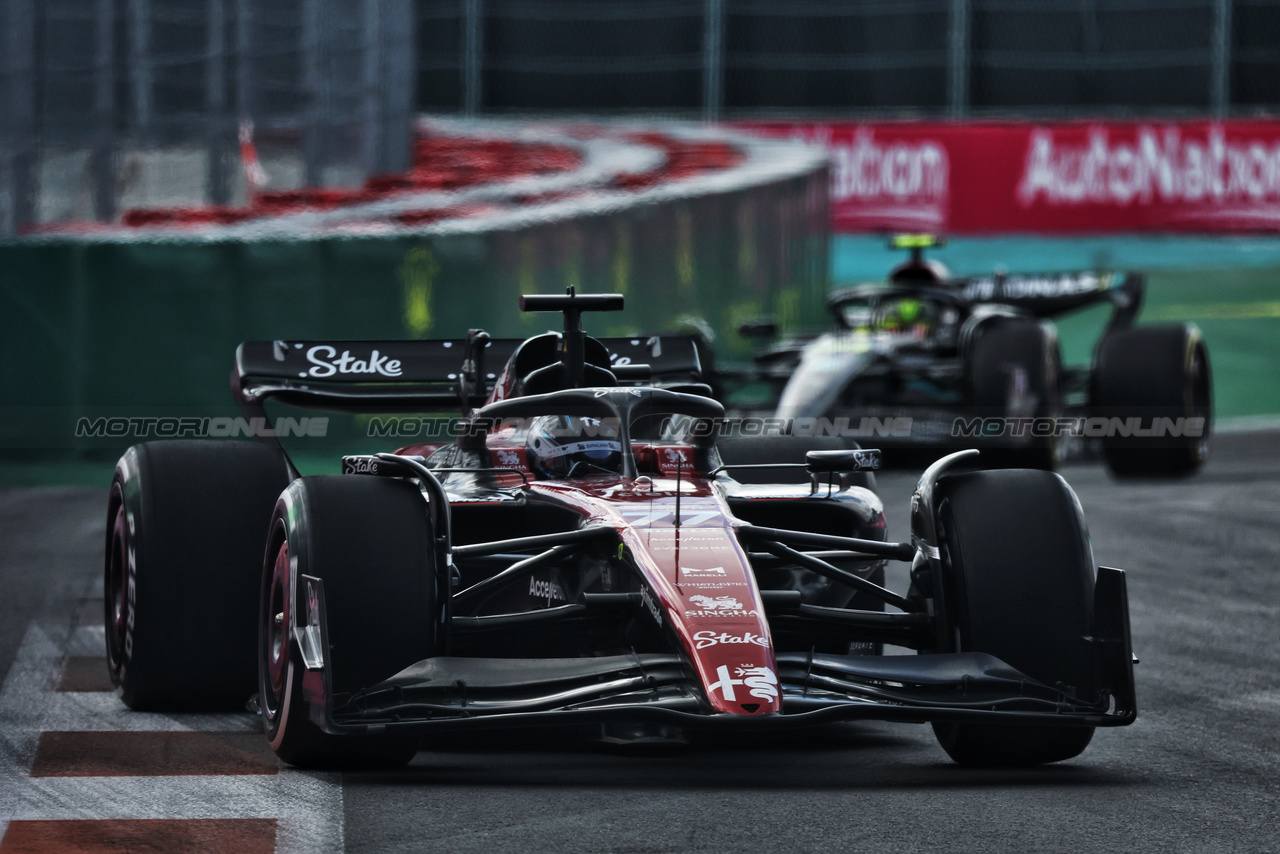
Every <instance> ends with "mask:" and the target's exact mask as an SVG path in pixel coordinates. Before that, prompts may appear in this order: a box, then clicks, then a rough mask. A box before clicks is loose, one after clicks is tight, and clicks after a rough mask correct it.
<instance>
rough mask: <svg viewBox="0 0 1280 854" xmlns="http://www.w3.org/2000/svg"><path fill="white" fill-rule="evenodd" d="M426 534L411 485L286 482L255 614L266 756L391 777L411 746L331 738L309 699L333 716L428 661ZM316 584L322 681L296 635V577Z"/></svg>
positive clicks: (300, 592) (341, 478)
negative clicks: (381, 771) (382, 771)
mask: <svg viewBox="0 0 1280 854" xmlns="http://www.w3.org/2000/svg"><path fill="white" fill-rule="evenodd" d="M434 539H435V538H434V536H433V532H432V530H431V524H430V522H429V520H428V518H427V508H426V506H425V504H424V502H423V498H422V493H421V492H420V491H419V490H418V489H417V487H415V486H414V485H413V484H411V483H409V482H406V481H401V480H388V479H383V478H378V477H365V476H359V475H326V476H319V477H307V478H302V479H300V480H297V481H295V482H294V483H293V484H291V485H290V487H289V489H287V490H286V491H285V493H284V495H282V496H281V497H280V501H279V503H278V504H277V505H276V510H275V515H274V519H273V523H272V526H271V535H270V538H269V540H268V546H267V554H266V566H265V568H264V571H263V574H262V587H261V608H260V611H259V635H258V638H259V640H258V658H259V693H258V697H259V706H260V708H261V709H262V714H263V724H264V727H265V729H266V734H267V739H268V741H269V742H270V744H271V748H272V750H274V751H275V753H276V755H277V756H279V757H280V758H281V759H282V760H284V761H285V762H288V763H289V764H290V765H297V766H300V767H307V768H348V769H349V768H364V769H372V768H397V767H400V766H402V765H404V764H405V763H407V762H408V761H409V760H410V759H412V758H413V756H414V754H415V753H416V752H417V750H418V745H419V739H418V737H417V736H405V735H379V736H370V735H333V734H330V733H326V732H324V731H323V730H321V728H320V727H319V726H317V725H316V723H315V722H314V721H313V720H312V718H311V711H312V704H311V699H310V698H314V697H316V695H317V693H322V694H327V696H324V700H325V702H326V704H327V705H328V706H330V707H333V706H334V705H335V704H337V705H338V707H340V705H341V703H344V702H346V701H347V700H348V699H349V698H350V697H351V696H352V695H354V694H356V693H357V692H359V691H360V690H362V689H365V688H369V687H372V686H374V685H376V684H377V683H379V682H381V681H383V680H384V679H387V678H388V677H391V676H394V675H395V674H396V673H398V672H399V671H401V670H403V669H404V668H406V667H408V666H409V665H411V664H414V663H416V662H418V661H421V660H422V659H425V658H429V657H431V656H432V655H433V654H434V642H433V640H432V631H433V627H434V625H435V619H436V617H437V609H436V602H435V586H434V585H435V572H436V569H437V567H436V565H435V560H434V554H435V552H434V545H435V543H434ZM304 575H305V576H310V577H312V578H318V579H320V581H321V582H322V584H323V588H324V600H325V609H326V620H325V622H326V626H327V629H328V634H327V640H328V645H327V648H325V649H324V650H323V655H324V662H323V672H322V671H321V670H308V669H307V667H306V665H305V663H304V662H303V659H302V652H301V649H300V648H299V646H298V637H297V633H296V632H295V629H297V628H300V627H302V626H305V625H306V624H307V622H308V607H309V605H308V601H307V598H308V597H307V590H306V587H305V584H304V583H303V582H302V581H300V578H301V576H304Z"/></svg>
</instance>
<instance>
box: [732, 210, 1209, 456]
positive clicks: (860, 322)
mask: <svg viewBox="0 0 1280 854" xmlns="http://www.w3.org/2000/svg"><path fill="white" fill-rule="evenodd" d="M940 243H941V241H939V240H938V239H937V238H934V237H932V236H929V235H901V236H899V237H896V238H894V240H893V242H892V244H891V245H892V246H893V247H894V248H898V249H909V250H910V252H911V257H910V259H909V260H908V261H906V262H905V263H903V264H900V265H899V266H898V267H896V268H895V269H894V270H893V271H892V272H891V273H890V275H889V277H888V281H887V282H885V283H883V284H863V285H854V286H851V287H844V288H840V289H838V290H835V291H833V292H832V293H831V295H830V296H829V298H828V300H827V304H828V307H829V308H830V311H831V314H832V317H833V318H834V320H835V325H836V329H835V330H834V331H830V332H824V333H815V334H808V335H799V336H794V337H789V338H786V339H785V340H782V341H779V342H777V343H773V344H767V345H765V346H762V347H761V348H760V349H759V350H758V351H757V353H756V355H755V364H754V366H753V368H752V369H750V370H747V371H738V372H736V373H734V372H730V371H724V372H722V373H721V380H722V384H723V385H733V384H737V385H742V384H743V383H744V381H745V382H751V381H755V382H759V381H764V382H766V383H768V384H769V385H770V387H771V388H772V399H773V407H772V412H771V413H770V414H772V415H773V416H774V417H775V418H777V419H780V420H781V423H784V424H785V425H787V427H790V428H792V429H793V430H795V431H796V432H807V433H809V434H810V435H822V434H824V433H834V434H839V433H841V432H843V433H844V434H845V435H853V436H855V437H860V438H861V439H862V440H863V441H864V442H865V441H870V442H873V443H875V444H878V445H883V446H886V447H897V448H900V449H910V448H914V449H919V450H923V451H924V452H926V453H932V455H933V456H935V457H936V456H937V455H939V454H941V453H943V452H945V450H947V449H950V448H954V447H967V446H973V447H981V448H983V449H985V450H987V451H989V453H988V457H989V458H990V461H991V462H999V463H1002V464H1006V465H1024V466H1031V467H1038V468H1046V469H1052V468H1054V467H1056V466H1057V464H1058V462H1059V459H1060V456H1061V452H1062V448H1063V446H1064V442H1066V441H1067V440H1072V439H1083V440H1085V441H1086V442H1089V443H1092V444H1095V445H1097V446H1099V447H1100V449H1101V451H1102V454H1103V456H1104V457H1105V460H1106V463H1107V466H1108V467H1109V468H1110V470H1111V471H1112V472H1113V473H1115V474H1117V475H1162V474H1164V475H1181V474H1188V473H1191V472H1194V471H1196V470H1198V469H1199V468H1200V467H1201V466H1202V465H1203V464H1204V461H1205V459H1206V456H1207V452H1208V442H1209V434H1210V429H1211V417H1212V384H1211V378H1210V373H1209V358H1208V351H1207V349H1206V346H1205V343H1204V341H1203V339H1202V337H1201V334H1200V330H1199V329H1198V328H1196V327H1195V326H1194V325H1192V324H1175V325H1153V326H1135V325H1134V324H1135V321H1136V319H1137V317H1138V312H1139V310H1140V308H1141V306H1142V299H1143V293H1144V279H1143V276H1142V275H1141V274H1138V273H1131V272H1129V273H1126V272H1100V271H1086V272H1075V273H1049V274H1006V273H999V274H994V275H990V276H976V277H970V278H952V277H950V276H949V274H948V273H947V271H946V270H945V268H944V267H942V265H940V264H938V263H936V262H933V261H929V260H926V259H925V258H924V257H923V252H924V250H925V249H926V248H929V247H931V246H936V245H940ZM1098 303H1109V304H1110V305H1111V307H1112V314H1111V317H1110V320H1109V321H1108V322H1107V324H1106V326H1105V328H1104V329H1103V331H1102V334H1101V336H1100V337H1099V339H1098V341H1097V344H1096V346H1095V348H1094V351H1093V358H1092V363H1091V364H1089V365H1070V366H1068V365H1063V364H1062V356H1061V352H1060V347H1059V344H1058V336H1057V332H1056V330H1055V328H1054V327H1053V325H1052V324H1051V323H1050V322H1049V320H1050V319H1051V318H1054V317H1058V316H1060V315H1063V314H1066V313H1069V312H1073V311H1075V310H1078V309H1082V308H1085V307H1087V306H1092V305H1096V304H1098ZM741 331H742V332H743V334H745V335H748V336H751V337H756V338H763V339H768V338H771V337H773V336H774V335H776V333H777V329H776V326H775V325H774V324H772V323H771V322H770V321H768V320H764V321H757V322H751V323H747V324H744V325H743V326H742V328H741Z"/></svg>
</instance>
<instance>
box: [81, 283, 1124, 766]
mask: <svg viewBox="0 0 1280 854" xmlns="http://www.w3.org/2000/svg"><path fill="white" fill-rule="evenodd" d="M522 306H523V308H524V309H525V310H532V311H561V312H563V313H564V316H565V327H564V332H563V333H554V332H552V333H547V334H545V335H539V336H535V337H533V338H530V339H528V340H525V341H516V342H497V341H492V340H490V339H489V337H488V336H487V335H484V334H483V333H480V332H478V331H474V332H473V333H472V334H471V335H470V336H469V337H468V339H467V340H465V341H463V340H451V341H358V342H357V341H345V342H335V341H328V342H321V341H266V342H250V343H246V344H243V345H241V347H240V349H239V350H238V351H237V354H236V367H235V370H234V372H233V374H232V384H233V389H234V394H235V397H236V399H237V400H238V402H239V403H240V405H241V407H242V409H243V411H244V413H245V415H246V417H249V418H255V417H265V412H266V410H265V405H266V404H267V402H268V401H272V400H274V401H280V402H286V403H290V404H292V405H297V406H304V407H312V408H320V409H330V410H339V411H349V412H363V413H389V412H405V413H418V412H424V411H434V410H436V409H438V408H439V407H442V406H446V405H448V406H457V405H458V404H459V403H460V404H461V405H462V406H463V407H464V408H465V410H466V413H467V414H466V415H465V416H464V417H463V418H462V419H460V421H459V423H458V429H457V430H456V431H455V432H456V435H454V436H453V437H452V438H449V439H446V440H442V441H436V442H429V443H423V444H417V445H413V446H409V447H403V448H400V449H398V450H394V451H389V452H387V453H377V454H371V455H352V456H347V457H345V458H343V459H341V460H335V461H334V466H335V469H339V470H341V472H342V473H341V474H331V475H318V476H310V477H300V476H299V474H298V471H297V469H296V468H295V466H294V465H293V463H292V462H291V460H290V458H289V456H288V455H287V454H286V453H285V451H284V449H283V448H282V447H280V445H279V443H278V441H277V440H276V439H274V438H268V441H267V442H266V443H263V444H258V443H249V442H237V441H164V442H151V443H147V444H142V445H136V446H134V447H132V448H130V449H129V450H128V451H127V452H126V453H125V454H124V456H123V457H122V458H121V460H120V462H119V465H118V467H117V469H116V474H115V478H114V481H113V483H112V486H111V492H110V498H109V505H108V514H107V521H108V538H107V557H106V566H105V594H106V595H105V618H106V639H107V654H108V665H109V668H110V673H111V678H112V680H113V682H114V683H115V684H116V685H117V686H118V688H119V693H120V696H121V697H122V699H123V701H124V702H125V704H127V705H128V706H130V707H132V708H136V709H155V710H167V709H216V708H230V709H235V708H243V707H244V704H245V702H246V701H247V700H249V698H250V697H251V696H255V697H256V700H255V702H256V705H257V708H258V709H260V711H261V715H262V721H263V725H264V729H265V731H266V736H267V738H268V740H269V742H270V745H271V747H272V748H273V750H274V751H275V752H276V754H277V755H278V756H279V757H280V758H281V759H283V760H284V761H286V762H289V763H291V764H294V765H299V766H307V767H330V768H345V767H365V768H369V767H395V766H397V765H402V764H404V763H405V762H407V761H409V759H410V758H412V757H413V755H414V754H415V751H417V750H418V749H419V746H420V744H421V743H422V742H423V740H424V739H425V740H426V742H427V743H428V745H430V744H431V743H434V742H433V740H434V739H439V738H447V737H448V733H451V732H458V731H484V730H494V729H510V728H518V727H546V726H554V727H557V728H560V727H581V728H583V729H585V730H588V731H591V732H593V733H595V734H596V735H597V736H599V737H602V738H605V739H606V740H612V741H615V742H643V741H645V740H652V739H661V738H671V737H673V733H682V732H692V731H697V730H707V729H711V730H717V729H718V730H721V731H734V732H739V733H742V734H744V737H748V736H747V735H746V734H747V733H750V732H752V731H758V730H765V729H778V728H792V727H801V726H809V725H814V724H822V723H828V722H832V721H844V720H856V719H880V720H889V721H902V722H928V723H931V724H932V725H933V727H934V730H935V732H936V733H937V737H938V739H939V742H940V743H941V745H942V747H943V748H944V749H945V750H946V752H947V753H948V754H949V755H950V756H951V757H953V758H954V759H955V760H956V761H957V762H960V763H965V764H977V765H993V764H994V765H1028V764H1035V763H1042V762H1054V761H1059V760H1063V759H1069V758H1071V757H1074V756H1076V755H1078V754H1079V753H1080V752H1081V751H1083V750H1084V749H1085V747H1086V745H1087V744H1088V743H1089V741H1090V738H1091V736H1092V733H1093V731H1094V729H1095V728H1096V727H1100V726H1120V725H1125V724H1128V723H1131V722H1132V721H1133V720H1134V718H1135V716H1136V714H1137V712H1136V701H1135V694H1134V682H1133V669H1132V653H1131V651H1130V634H1129V623H1128V619H1129V616H1128V615H1129V612H1128V601H1127V593H1126V587H1125V575H1124V573H1123V572H1121V571H1119V570H1115V569H1110V568H1106V567H1095V564H1094V561H1093V555H1092V552H1091V548H1090V544H1089V539H1088V535H1087V531H1086V527H1085V522H1084V519H1083V517H1082V514H1081V510H1080V505H1079V503H1078V501H1076V499H1075V496H1074V494H1073V493H1072V491H1071V488H1070V487H1069V486H1068V485H1067V484H1066V482H1065V481H1064V480H1063V479H1062V478H1061V477H1059V476H1058V475H1056V474H1053V473H1051V472H1045V471H1036V470H994V471H992V470H982V469H980V468H975V466H976V465H978V464H979V463H980V459H981V458H980V455H979V453H978V452H976V451H972V450H970V451H964V452H961V453H959V454H956V455H953V456H950V457H947V458H945V459H943V460H939V461H938V462H936V463H935V464H934V465H932V466H931V467H930V468H929V469H928V470H927V471H926V472H925V473H924V475H923V476H922V477H921V479H920V481H919V484H918V486H917V487H916V491H915V494H914V496H913V498H912V501H911V509H910V513H911V528H912V537H911V541H910V542H902V543H895V542H888V541H887V540H886V527H885V517H884V512H883V507H882V505H881V502H880V499H879V498H878V497H877V495H876V494H875V493H874V492H873V491H871V490H870V489H868V488H867V487H866V486H865V485H861V484H862V483H863V482H862V481H860V480H859V479H858V478H859V476H860V475H864V474H866V473H868V472H870V471H873V470H874V469H875V468H877V467H878V465H879V459H880V457H879V452H878V451H875V450H862V449H851V450H841V451H834V452H826V453H824V452H821V451H815V452H811V453H808V454H806V455H804V458H803V459H797V460H795V461H794V462H793V463H792V464H791V467H790V469H787V470H797V471H800V472H802V473H803V475H804V481H805V482H803V483H801V484H760V485H754V484H744V483H742V482H740V481H739V480H737V479H736V478H735V476H734V475H735V472H736V467H735V466H733V465H726V463H725V461H724V459H723V458H722V456H721V454H720V452H719V448H718V446H717V438H718V430H717V429H716V425H717V423H718V422H719V421H720V420H721V419H722V418H723V417H724V409H723V407H722V406H721V404H720V403H718V402H717V401H715V400H713V399H711V398H709V397H707V396H705V395H702V394H697V393H694V392H697V391H699V390H700V389H701V388H702V386H700V385H699V384H698V379H699V377H698V376H697V371H696V365H694V366H693V368H694V369H691V368H690V364H689V360H690V358H692V357H691V356H690V355H689V354H690V353H694V354H695V355H696V351H693V350H692V349H691V343H690V342H689V341H687V340H683V343H682V339H672V340H668V341H655V340H652V339H646V340H641V339H617V340H611V339H605V340H604V341H601V340H597V339H594V338H591V337H589V336H587V335H585V334H584V333H583V331H582V327H581V323H580V318H581V314H582V312H583V311H588V310H616V309H620V308H621V307H622V297H621V296H617V295H594V296H592V295H586V296H579V295H576V294H573V293H572V292H571V293H570V294H568V295H565V296H560V295H556V296H528V297H524V298H523V300H522ZM684 345H689V346H684ZM640 352H647V353H648V354H649V355H650V356H652V357H654V362H653V363H652V364H641V363H638V362H635V361H632V360H631V359H632V357H631V355H620V354H627V353H631V354H639V353H640ZM495 353H505V354H506V356H505V359H504V361H503V362H502V366H501V367H498V366H497V364H495V363H490V364H491V366H492V367H493V370H492V371H490V370H489V369H487V368H486V362H488V359H487V358H486V354H489V355H493V354H495ZM622 359H627V360H628V362H629V363H621V360H622ZM646 378H648V379H646ZM655 380H657V381H659V382H664V383H665V386H664V385H655V384H653V382H654V381H655ZM636 383H647V384H636ZM772 468H773V469H775V470H778V469H779V468H780V467H779V466H777V465H774V466H772ZM888 560H896V561H904V562H907V563H909V564H910V567H911V570H910V585H909V588H908V589H906V590H891V589H888V588H886V587H885V562H886V561H888ZM1032 569H1034V571H1031V570H1032ZM885 645H894V646H896V647H899V648H906V649H907V650H910V651H913V652H915V653H918V654H905V655H903V654H900V655H886V654H883V652H884V647H885Z"/></svg>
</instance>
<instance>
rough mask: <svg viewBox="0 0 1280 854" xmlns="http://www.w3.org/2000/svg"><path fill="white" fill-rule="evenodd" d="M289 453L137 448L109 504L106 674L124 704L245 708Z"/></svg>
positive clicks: (228, 446) (232, 445)
mask: <svg viewBox="0 0 1280 854" xmlns="http://www.w3.org/2000/svg"><path fill="white" fill-rule="evenodd" d="M288 483H289V471H288V468H287V466H286V464H285V460H284V457H283V455H282V454H281V453H280V452H279V451H277V450H275V449H273V448H269V447H267V446H266V445H261V444H256V443H250V442H223V441H196V440H181V441H163V442H148V443H146V444H142V445H134V446H133V447H132V448H130V449H129V450H128V451H126V452H125V454H124V456H123V457H121V458H120V462H119V463H118V464H117V465H116V472H115V477H114V479H113V480H112V482H111V494H110V498H109V501H108V505H107V552H106V564H105V576H104V588H103V590H104V597H103V598H104V606H105V608H104V611H105V613H104V616H105V625H106V638H107V666H108V668H109V670H110V673H111V681H112V682H113V683H114V684H115V685H116V687H117V688H118V689H119V691H120V696H121V697H122V699H123V700H124V702H125V704H126V705H127V706H129V707H130V708H133V709H145V710H148V711H180V710H191V711H195V710H209V711H212V710H218V709H243V708H244V704H245V702H246V701H247V700H248V699H249V698H250V697H251V696H252V695H253V691H254V686H255V684H256V683H257V666H256V660H255V656H254V638H255V637H256V635H257V632H256V621H257V615H258V609H257V595H258V575H259V570H260V568H261V566H262V550H263V548H264V547H265V545H266V540H267V530H268V527H269V524H270V522H271V508H272V507H274V506H275V502H276V498H277V497H278V496H279V495H280V491H281V490H283V489H284V488H285V486H286V485H287V484H288Z"/></svg>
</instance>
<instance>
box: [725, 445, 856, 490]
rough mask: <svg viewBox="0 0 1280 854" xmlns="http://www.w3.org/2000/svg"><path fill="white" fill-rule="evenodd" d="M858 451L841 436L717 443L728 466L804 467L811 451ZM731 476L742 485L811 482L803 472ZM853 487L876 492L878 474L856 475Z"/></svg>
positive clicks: (735, 471)
mask: <svg viewBox="0 0 1280 854" xmlns="http://www.w3.org/2000/svg"><path fill="white" fill-rule="evenodd" d="M857 447H858V443H857V442H855V441H853V440H852V439H844V438H841V437H839V436H790V435H786V436H733V437H727V438H724V439H721V440H719V441H718V442H717V443H716V449H717V450H718V451H719V452H720V460H721V462H723V463H724V464H725V465H727V466H733V465H764V464H766V463H801V464H803V463H804V455H805V454H807V453H808V452H809V451H845V450H849V449H851V448H857ZM728 474H729V476H730V477H732V478H733V479H734V480H736V481H738V483H808V482H809V473H808V472H806V471H805V470H804V469H803V468H785V467H779V468H764V469H730V470H729V472H728ZM849 485H850V486H861V487H865V488H866V489H870V490H871V491H872V492H874V491H875V489H876V476H875V473H874V472H869V471H859V472H854V473H853V474H852V475H850V480H849Z"/></svg>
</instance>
